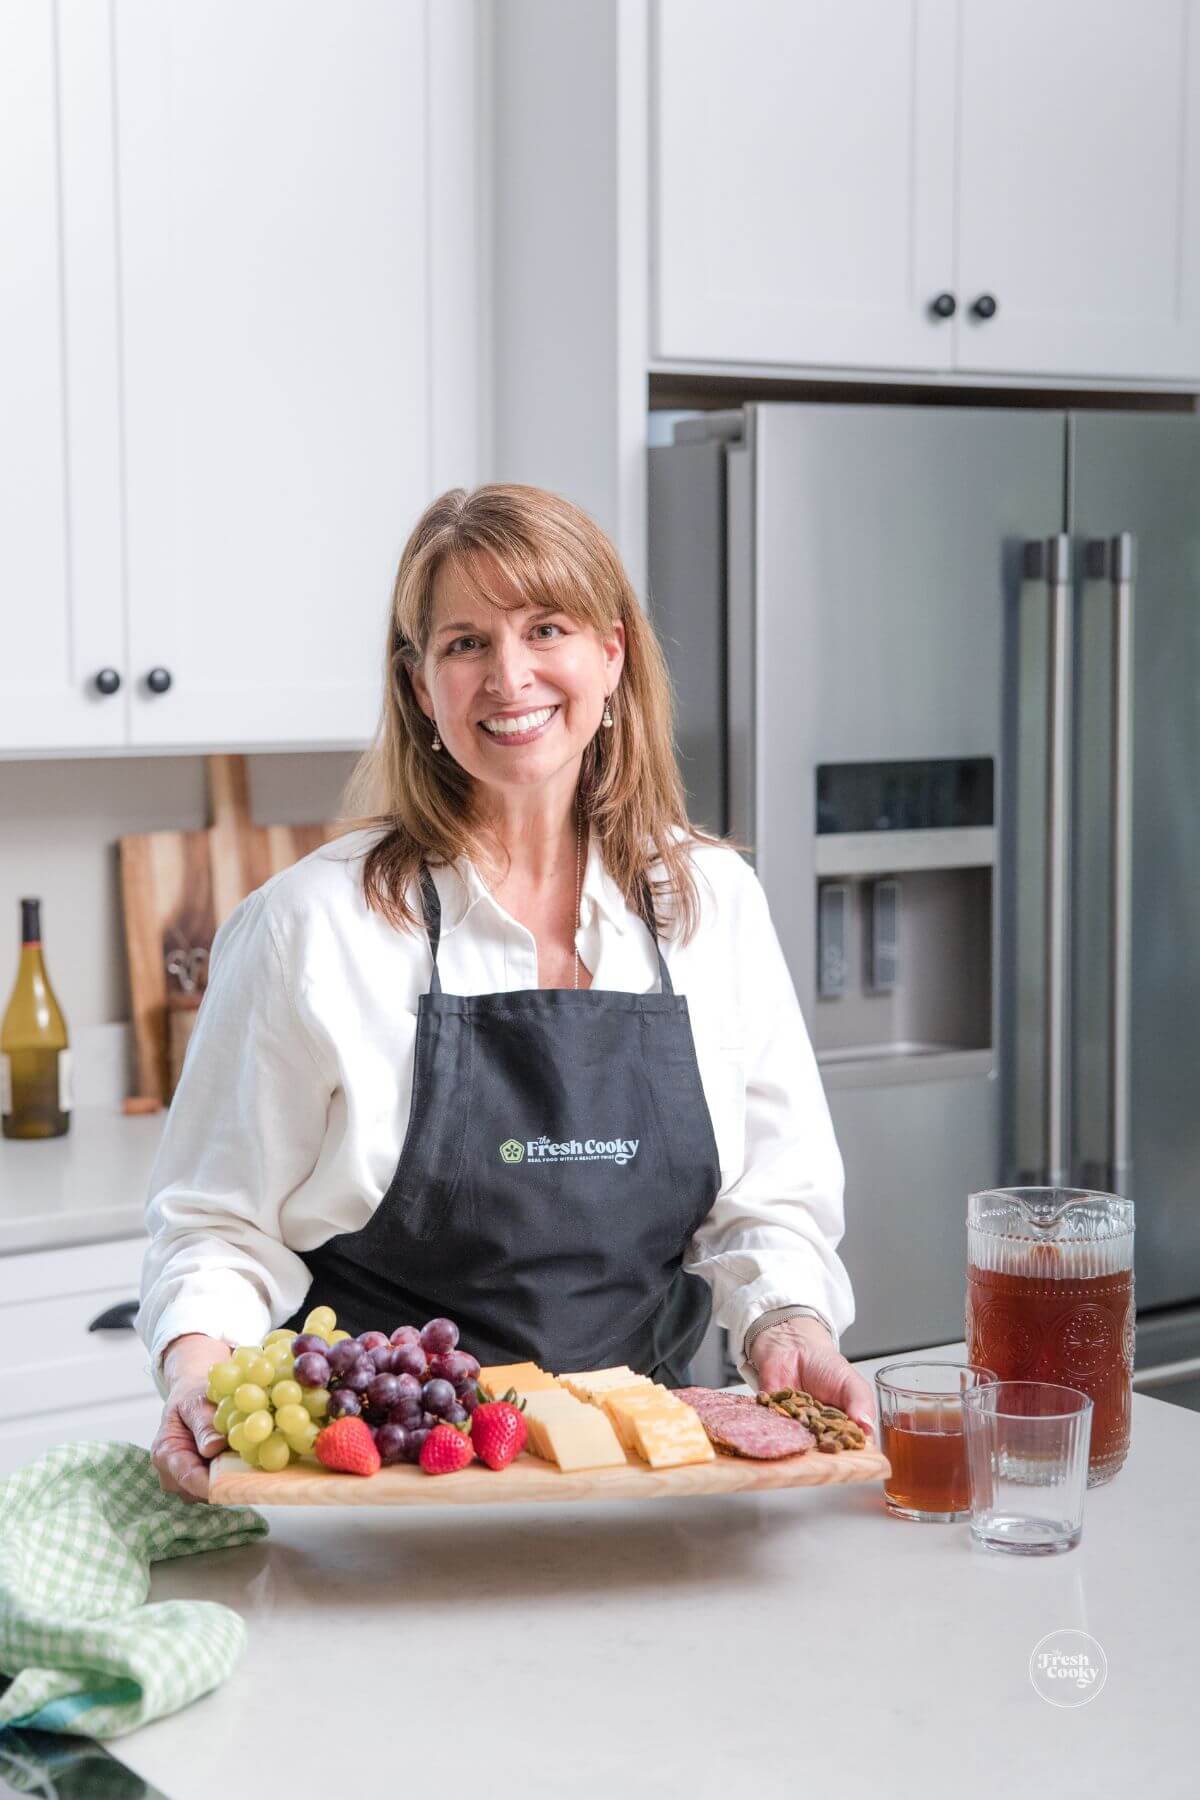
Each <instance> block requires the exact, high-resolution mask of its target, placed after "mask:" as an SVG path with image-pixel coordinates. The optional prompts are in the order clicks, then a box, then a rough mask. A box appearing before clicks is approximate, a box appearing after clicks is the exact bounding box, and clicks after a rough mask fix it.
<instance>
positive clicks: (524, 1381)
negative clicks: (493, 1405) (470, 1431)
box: [478, 1362, 556, 1400]
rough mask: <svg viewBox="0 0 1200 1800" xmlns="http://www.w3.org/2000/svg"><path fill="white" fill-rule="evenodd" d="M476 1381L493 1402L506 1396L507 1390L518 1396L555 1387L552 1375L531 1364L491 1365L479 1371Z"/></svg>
mask: <svg viewBox="0 0 1200 1800" xmlns="http://www.w3.org/2000/svg"><path fill="white" fill-rule="evenodd" d="M478 1381H479V1385H480V1387H481V1388H483V1390H484V1392H485V1393H487V1394H490V1395H491V1397H492V1398H493V1400H495V1399H499V1398H500V1397H501V1396H502V1395H504V1394H507V1392H508V1390H509V1388H512V1389H514V1391H515V1392H516V1393H518V1394H532V1393H536V1392H537V1391H538V1390H539V1389H541V1388H552V1387H554V1386H555V1385H556V1383H555V1380H554V1377H553V1375H547V1373H546V1371H545V1369H539V1368H538V1366H537V1364H536V1363H531V1362H522V1363H493V1364H492V1366H491V1368H488V1369H480V1371H479V1375H478Z"/></svg>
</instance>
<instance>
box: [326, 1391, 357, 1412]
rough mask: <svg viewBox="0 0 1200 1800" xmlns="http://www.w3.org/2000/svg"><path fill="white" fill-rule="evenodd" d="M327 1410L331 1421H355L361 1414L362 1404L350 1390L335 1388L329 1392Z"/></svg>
mask: <svg viewBox="0 0 1200 1800" xmlns="http://www.w3.org/2000/svg"><path fill="white" fill-rule="evenodd" d="M328 1410H329V1417H330V1418H331V1419H357V1418H358V1417H359V1415H360V1414H361V1412H362V1402H361V1401H360V1400H359V1397H358V1395H357V1394H356V1393H354V1391H353V1390H352V1389H351V1388H347V1387H335V1388H331V1389H330V1392H329V1409H328Z"/></svg>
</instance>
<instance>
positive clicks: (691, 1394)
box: [676, 1388, 817, 1462]
mask: <svg viewBox="0 0 1200 1800" xmlns="http://www.w3.org/2000/svg"><path fill="white" fill-rule="evenodd" d="M676 1398H677V1399H679V1400H683V1401H684V1402H685V1403H686V1404H687V1405H688V1406H690V1407H691V1408H692V1409H693V1411H695V1412H696V1413H697V1414H698V1415H699V1418H700V1423H701V1424H702V1425H703V1427H704V1429H705V1431H706V1432H707V1433H708V1436H709V1438H710V1440H711V1441H712V1442H713V1443H714V1444H715V1445H716V1447H717V1449H718V1450H725V1451H727V1452H728V1453H729V1454H731V1455H733V1456H749V1457H753V1458H754V1459H755V1460H756V1461H762V1462H770V1461H774V1460H775V1458H777V1457H780V1456H799V1455H800V1454H801V1453H802V1452H803V1451H805V1450H811V1449H812V1447H813V1445H814V1444H815V1443H816V1441H817V1440H816V1438H815V1437H814V1436H813V1434H812V1432H811V1431H810V1430H809V1429H808V1426H807V1425H802V1424H801V1423H800V1421H799V1420H798V1419H785V1418H784V1417H783V1415H782V1414H781V1413H776V1412H771V1411H769V1410H768V1408H767V1407H765V1406H759V1405H758V1403H757V1401H755V1400H752V1399H751V1398H750V1396H749V1395H748V1394H733V1393H730V1392H729V1391H728V1390H727V1389H725V1390H723V1389H720V1388H677V1389H676Z"/></svg>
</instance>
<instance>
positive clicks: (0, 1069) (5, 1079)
mask: <svg viewBox="0 0 1200 1800" xmlns="http://www.w3.org/2000/svg"><path fill="white" fill-rule="evenodd" d="M12 1109H13V1104H12V1064H11V1063H10V1062H9V1060H8V1057H7V1056H6V1055H5V1054H4V1052H3V1051H2V1050H0V1113H3V1114H5V1115H6V1116H7V1115H10V1114H11V1113H12Z"/></svg>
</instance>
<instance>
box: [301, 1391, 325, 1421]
mask: <svg viewBox="0 0 1200 1800" xmlns="http://www.w3.org/2000/svg"><path fill="white" fill-rule="evenodd" d="M300 1404H301V1406H302V1407H303V1408H304V1410H305V1412H306V1413H307V1414H308V1416H309V1418H310V1419H323V1418H324V1417H325V1414H326V1413H327V1412H328V1411H329V1389H328V1388H305V1390H304V1392H303V1393H302V1394H301V1396H300Z"/></svg>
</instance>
